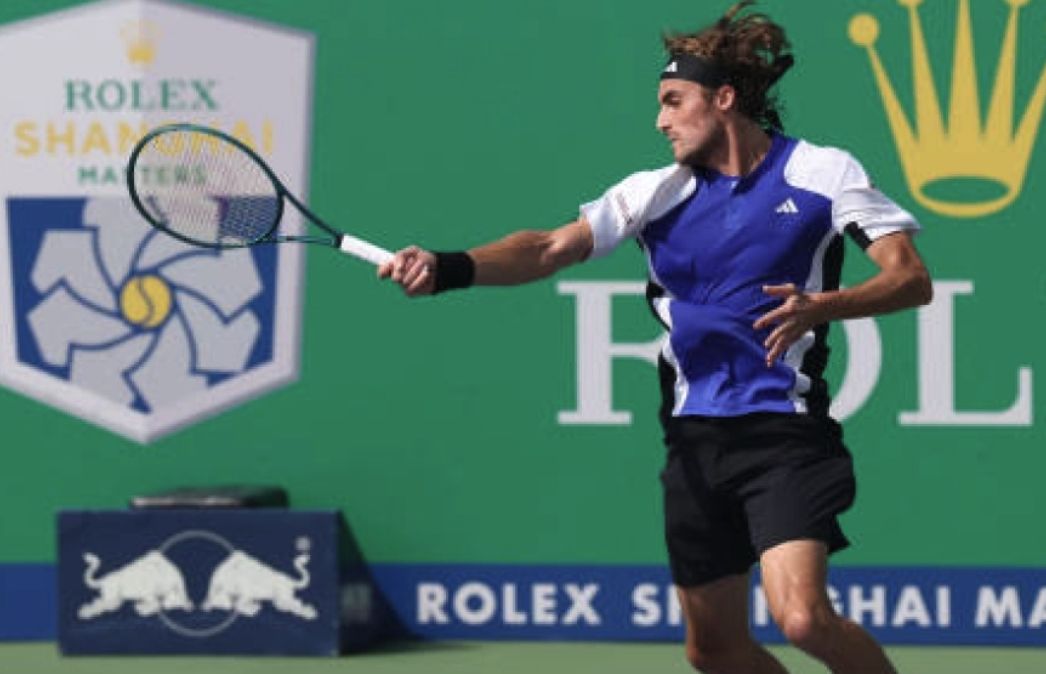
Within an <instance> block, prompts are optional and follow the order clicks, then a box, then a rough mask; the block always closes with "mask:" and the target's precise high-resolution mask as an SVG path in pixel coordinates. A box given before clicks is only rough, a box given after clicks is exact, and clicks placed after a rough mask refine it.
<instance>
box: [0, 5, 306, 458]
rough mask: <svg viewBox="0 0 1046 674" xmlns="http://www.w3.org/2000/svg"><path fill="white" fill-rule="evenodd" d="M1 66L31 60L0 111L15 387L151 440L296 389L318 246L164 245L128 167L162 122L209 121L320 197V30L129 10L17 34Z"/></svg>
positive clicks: (3, 47)
mask: <svg viewBox="0 0 1046 674" xmlns="http://www.w3.org/2000/svg"><path fill="white" fill-rule="evenodd" d="M59 44H60V45H63V48H62V49H56V48H55V45H59ZM230 50H232V51H235V52H236V53H237V56H238V57H237V58H236V59H228V58H224V56H223V55H225V54H227V53H229V52H230ZM0 58H2V59H3V60H4V61H5V62H8V63H14V62H19V63H27V64H32V67H28V68H10V69H6V70H5V71H4V72H3V73H2V74H0V87H2V88H3V89H4V90H5V91H18V92H19V95H18V96H17V97H16V98H14V99H13V100H12V101H10V104H5V106H4V109H3V110H2V111H0V129H2V135H0V172H2V174H3V175H4V181H3V185H2V186H0V325H2V326H3V328H2V329H3V334H2V338H0V383H2V384H3V385H5V386H8V387H10V388H13V389H15V390H17V391H20V392H22V393H24V394H26V395H28V396H30V397H33V398H36V399H38V400H40V401H42V402H44V403H46V404H48V405H52V406H54V407H57V408H59V409H62V410H64V411H66V412H68V413H70V414H73V415H75V416H78V417H80V418H83V419H85V420H87V421H90V422H93V423H96V424H99V425H101V426H104V427H106V428H108V429H110V430H111V431H113V432H116V433H119V434H121V435H124V436H126V437H129V438H132V439H134V440H137V441H139V442H143V443H145V442H150V441H152V440H155V439H157V438H159V437H161V436H163V435H165V434H167V433H170V432H172V431H174V430H176V429H178V428H181V427H184V426H186V425H189V424H192V423H194V422H195V421H197V420H200V419H203V418H205V417H209V416H213V415H215V414H217V413H219V412H220V411H222V410H223V409H226V408H228V407H230V406H232V405H235V404H237V403H239V402H242V401H245V400H248V399H250V398H253V397H256V396H258V395H260V394H261V393H262V392H264V391H267V390H270V389H272V388H273V387H276V386H279V385H282V384H284V383H286V382H288V381H292V380H293V379H295V378H296V376H297V371H298V356H299V354H298V332H299V323H300V313H301V309H300V297H299V295H300V289H299V285H300V276H301V267H302V264H303V251H302V250H301V249H300V248H298V247H285V248H286V249H283V248H281V249H277V248H275V247H269V248H262V249H258V250H249V251H248V250H235V251H224V252H220V253H219V252H216V251H211V250H205V249H198V248H193V247H190V246H187V245H184V244H182V243H180V242H177V241H175V240H173V239H170V238H168V237H165V236H163V235H161V234H160V233H159V232H157V231H156V230H153V229H151V228H150V227H149V226H148V225H147V223H146V222H145V221H144V220H143V219H142V218H141V216H140V215H139V214H138V213H137V212H136V211H135V209H134V208H133V206H132V204H131V201H130V199H129V197H128V195H127V192H126V187H125V185H126V178H127V176H126V161H127V156H128V155H129V153H130V151H131V148H132V147H133V145H134V143H135V142H136V141H137V140H138V139H139V138H141V137H142V136H143V135H144V134H145V133H146V132H147V131H148V130H149V129H151V128H153V127H155V126H157V125H159V124H163V123H167V122H174V121H179V122H181V121H185V122H196V123H201V124H206V125H211V126H216V127H218V128H222V129H223V130H226V131H228V132H230V133H232V134H233V135H235V136H236V137H237V138H239V139H240V140H242V141H243V142H245V143H247V144H248V145H250V146H251V147H253V148H255V149H256V150H257V151H258V152H259V153H260V154H261V155H262V156H263V157H265V159H266V161H268V162H269V163H270V164H271V165H272V166H273V167H274V168H275V169H276V170H277V171H278V172H279V173H280V175H281V176H282V177H283V178H284V179H285V180H286V182H287V184H288V185H289V186H290V187H291V189H294V190H296V191H299V193H300V192H301V191H303V190H304V188H305V186H306V172H305V169H306V165H307V159H308V157H307V147H308V142H309V139H308V129H309V122H310V116H311V109H310V108H311V97H310V93H311V79H312V38H311V36H309V35H308V34H305V33H300V32H296V31H291V30H286V29H283V28H278V27H275V26H269V25H263V24H261V23H259V22H256V21H253V20H246V19H242V18H239V17H235V16H233V15H229V14H219V13H215V12H212V11H210V10H204V9H200V8H194V7H190V6H186V5H179V4H171V3H167V2H159V1H156V0H113V1H110V2H100V3H93V4H88V5H86V6H84V7H80V8H76V9H73V10H68V11H63V12H57V13H54V14H49V15H45V16H42V17H39V18H36V19H32V20H28V21H23V22H20V23H15V24H11V25H9V26H5V27H4V28H2V29H0ZM260 72H265V73H267V76H266V77H264V78H263V77H259V76H258V73H260ZM276 77H278V78H279V79H280V80H281V82H282V84H281V87H282V95H281V96H279V97H273V96H272V94H271V87H270V86H269V84H268V82H269V81H270V78H276ZM152 169H156V170H152ZM141 172H143V176H144V179H146V180H149V181H157V182H162V183H166V182H177V181H187V180H192V181H206V180H207V175H206V172H205V170H204V167H201V166H193V165H185V166H173V167H172V166H164V167H159V168H156V167H149V166H143V167H141ZM216 212H217V211H216ZM290 226H291V227H292V228H297V227H300V222H298V221H297V220H296V219H295V218H294V217H293V216H292V217H291V218H290Z"/></svg>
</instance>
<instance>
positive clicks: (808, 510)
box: [661, 413, 856, 587]
mask: <svg viewBox="0 0 1046 674" xmlns="http://www.w3.org/2000/svg"><path fill="white" fill-rule="evenodd" d="M666 443H667V445H668V458H667V460H666V464H665V469H664V471H662V473H661V483H662V485H663V487H664V497H665V537H666V539H667V542H668V557H669V562H670V564H671V568H672V579H673V580H674V581H675V583H676V584H677V585H679V586H681V587H693V586H695V585H702V584H704V583H708V582H711V581H713V580H716V579H717V578H722V577H724V576H729V575H733V574H739V573H745V572H746V571H748V569H749V568H751V566H752V564H753V563H755V562H756V560H757V559H758V558H759V555H760V554H762V553H763V552H764V551H766V550H767V549H769V548H772V547H774V546H775V545H778V544H780V543H784V542H786V541H793V540H800V539H814V540H820V541H824V542H825V544H827V546H828V550H829V552H835V551H837V550H841V549H843V548H845V547H847V546H848V545H849V541H848V540H847V539H846V536H845V535H844V534H843V531H842V529H841V528H840V527H839V523H838V521H837V520H836V516H837V515H838V514H839V513H841V512H843V511H844V510H846V509H847V508H849V507H850V505H851V504H852V503H853V499H854V494H855V492H856V483H855V481H854V473H853V462H852V460H851V457H850V452H849V451H847V449H846V447H845V446H844V445H843V441H842V429H841V428H840V426H839V424H837V423H836V422H835V421H834V420H832V419H830V418H824V417H811V416H809V415H805V414H775V413H765V414H749V415H745V416H740V417H676V418H673V419H671V420H669V421H668V424H667V427H666Z"/></svg>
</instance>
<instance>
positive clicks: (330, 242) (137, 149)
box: [127, 123, 352, 249]
mask: <svg viewBox="0 0 1046 674" xmlns="http://www.w3.org/2000/svg"><path fill="white" fill-rule="evenodd" d="M177 131H187V132H192V133H202V134H205V135H208V136H213V137H215V138H218V139H219V140H222V141H224V142H226V143H229V144H231V145H233V146H234V147H236V148H237V149H238V150H240V151H241V152H243V153H244V154H246V155H247V156H248V157H250V158H251V160H252V161H253V162H254V163H255V164H257V165H258V167H259V168H261V170H262V171H264V172H265V175H266V177H268V178H269V180H270V181H272V186H273V188H275V190H276V199H277V201H278V205H277V208H276V215H275V217H274V218H273V222H272V226H271V227H269V229H268V230H266V231H265V233H264V234H262V235H261V236H260V237H258V238H257V239H254V240H252V241H248V242H246V243H239V244H232V245H230V244H223V243H205V242H203V241H200V240H198V239H192V238H190V237H187V236H184V235H182V234H180V233H178V232H176V231H174V230H173V229H171V228H169V227H167V226H166V225H164V224H163V223H162V222H158V221H157V220H156V219H154V218H153V217H152V215H150V212H149V210H148V209H147V208H146V207H145V204H144V203H143V202H142V199H141V197H140V196H139V194H138V190H137V188H136V187H135V167H136V166H137V165H138V157H139V155H141V153H142V150H144V149H145V146H146V145H148V144H149V142H150V141H152V140H153V139H154V138H156V137H158V136H162V135H164V134H167V133H173V132H177ZM127 191H128V193H129V194H130V195H131V201H132V202H133V203H134V207H135V208H136V209H138V212H139V213H141V214H142V216H143V217H144V218H145V220H146V221H147V222H148V223H149V224H150V225H152V226H153V227H155V228H156V229H159V230H160V231H162V232H163V233H164V234H167V235H169V236H173V237H174V238H176V239H178V240H180V241H184V242H185V243H188V244H191V245H194V246H203V247H205V248H217V249H233V248H247V247H249V246H256V245H259V244H263V243H283V242H297V243H319V244H324V245H327V246H330V247H332V248H341V247H342V241H343V239H345V238H346V236H347V235H346V234H343V233H342V232H339V231H338V230H336V229H334V228H333V227H331V226H330V225H328V224H327V223H325V222H324V221H323V220H321V219H320V217H319V216H317V215H316V214H315V213H313V212H312V211H310V210H309V209H308V208H307V207H306V206H305V204H303V203H302V202H301V201H299V200H298V198H297V197H295V196H294V195H293V194H292V193H291V191H290V190H288V189H287V188H286V187H284V185H283V183H282V182H280V179H279V178H277V177H276V174H275V173H274V172H273V170H272V169H271V168H269V165H268V164H267V163H265V160H264V159H262V158H261V157H260V156H259V155H258V153H257V152H255V151H254V150H253V149H251V148H250V147H249V146H248V145H247V144H246V143H244V142H243V141H241V140H239V139H238V138H234V137H233V136H231V135H229V134H227V133H225V132H224V131H219V130H218V129H214V128H211V127H208V126H200V125H198V124H188V123H177V124H164V125H162V126H158V127H156V128H155V129H152V130H151V131H149V132H148V133H146V134H145V135H144V136H142V138H141V139H140V140H139V141H138V142H137V143H136V144H135V146H134V149H133V150H131V155H130V157H129V158H128V160H127ZM284 199H287V200H289V201H290V202H291V204H293V205H294V207H295V208H296V209H298V211H299V212H300V213H301V214H302V215H304V216H305V217H306V218H308V219H309V220H310V221H312V223H313V224H314V225H316V226H317V227H319V228H320V229H322V230H324V231H325V232H327V233H328V234H330V235H331V238H329V239H328V238H324V237H319V236H297V235H281V236H273V234H274V233H275V232H276V230H278V229H279V228H280V222H281V221H282V220H283V212H284V210H285V209H284ZM350 238H352V237H350Z"/></svg>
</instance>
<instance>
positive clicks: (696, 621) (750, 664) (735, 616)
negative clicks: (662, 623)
mask: <svg viewBox="0 0 1046 674" xmlns="http://www.w3.org/2000/svg"><path fill="white" fill-rule="evenodd" d="M676 591H677V592H678V593H679V601H680V603H681V604H682V608H683V615H684V616H685V617H686V659H687V660H688V661H689V662H690V664H691V665H693V666H694V668H695V669H697V670H698V671H701V672H705V673H706V674H788V673H787V670H785V668H784V667H782V666H781V663H779V662H778V661H777V660H776V659H775V658H774V656H772V655H770V653H769V652H767V651H766V650H765V649H764V648H763V647H762V646H760V645H759V644H757V643H756V642H755V641H753V640H752V635H751V633H750V632H749V630H748V574H742V575H736V576H727V577H726V578H720V579H719V580H715V581H712V582H711V583H707V584H705V585H699V586H697V587H685V588H683V587H677V588H676Z"/></svg>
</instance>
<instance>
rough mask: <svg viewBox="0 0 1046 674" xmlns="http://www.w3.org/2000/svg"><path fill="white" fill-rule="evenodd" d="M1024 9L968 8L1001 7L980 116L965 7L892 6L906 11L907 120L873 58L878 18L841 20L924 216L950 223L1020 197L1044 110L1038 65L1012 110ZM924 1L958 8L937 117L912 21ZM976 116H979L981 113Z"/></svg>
mask: <svg viewBox="0 0 1046 674" xmlns="http://www.w3.org/2000/svg"><path fill="white" fill-rule="evenodd" d="M1029 1H1030V0H997V1H995V2H978V3H977V10H978V11H990V10H991V9H992V6H993V5H996V6H998V7H999V9H1005V7H1006V6H1008V16H1007V18H1006V22H1005V29H1004V33H1003V35H1002V36H1001V40H1000V46H999V49H998V52H997V57H996V61H995V63H996V65H995V69H994V71H993V73H994V81H993V84H992V87H991V91H990V92H989V94H988V98H987V99H986V100H987V106H986V108H984V107H982V104H981V97H980V92H979V91H978V79H977V78H978V69H977V59H976V54H975V51H974V40H973V35H974V24H973V18H975V17H972V15H971V9H970V4H971V3H970V2H969V0H926V1H925V3H924V1H923V0H899V4H901V5H903V6H904V7H905V8H907V13H908V18H909V25H910V38H911V40H910V44H911V79H912V83H913V87H914V108H915V110H914V113H913V114H911V115H909V113H907V112H906V111H905V109H904V107H903V106H902V104H901V100H900V98H899V97H898V95H897V92H896V91H895V89H894V86H893V84H892V80H891V78H890V75H889V74H888V72H887V70H886V67H885V66H884V64H883V61H882V60H881V58H880V54H879V52H878V50H877V49H876V42H877V41H878V39H879V35H880V25H879V21H878V19H877V18H876V17H874V16H872V15H871V14H858V15H856V16H854V17H853V18H852V19H851V21H850V25H849V35H850V39H851V40H852V41H853V43H854V44H856V45H857V46H859V47H862V48H864V49H865V50H866V51H867V54H868V60H869V62H870V64H871V68H872V73H873V75H874V78H875V83H876V85H877V86H878V89H879V93H880V94H881V96H882V102H883V108H884V110H885V112H886V118H887V120H888V121H889V125H890V130H891V131H892V133H893V137H894V141H895V142H896V145H897V152H898V154H899V155H900V160H901V165H902V166H903V167H904V175H905V178H906V180H907V182H908V188H909V190H911V193H912V195H913V196H914V197H915V199H916V200H917V201H918V202H919V203H920V204H921V205H922V206H924V207H926V208H928V209H929V210H931V211H934V212H936V213H940V214H942V215H946V216H950V217H956V218H973V217H981V216H986V215H991V214H993V213H997V212H999V211H1001V210H1002V209H1004V208H1005V207H1007V206H1009V205H1010V204H1011V203H1013V201H1014V200H1015V199H1017V197H1018V196H1019V195H1020V193H1021V190H1022V187H1023V185H1024V177H1025V173H1026V171H1027V169H1028V163H1029V161H1030V159H1031V156H1032V153H1033V151H1034V149H1035V139H1036V136H1037V134H1038V131H1039V126H1040V124H1041V122H1042V116H1043V107H1044V104H1046V67H1043V66H1041V65H1038V64H1036V67H1037V69H1038V70H1039V71H1040V72H1039V73H1038V79H1037V82H1036V83H1035V84H1034V85H1033V88H1032V92H1031V96H1030V98H1029V99H1028V101H1027V103H1026V104H1025V105H1024V106H1023V107H1018V104H1017V102H1016V93H1017V90H1018V87H1017V86H1016V84H1017V81H1018V80H1017V76H1018V72H1017V71H1018V64H1019V59H1018V32H1019V31H1018V28H1019V23H1020V22H1019V17H1020V11H1021V8H1022V7H1024V6H1025V5H1027V4H1028V2H1029ZM931 2H957V7H958V17H957V21H956V28H955V43H954V44H955V46H954V52H953V57H952V62H951V64H950V65H951V69H950V72H949V75H950V79H949V80H948V81H950V82H951V90H950V95H949V99H948V103H947V109H946V110H945V109H943V106H942V96H941V95H939V93H938V88H937V85H936V83H935V82H936V81H939V80H936V81H935V79H934V64H933V63H932V62H931V59H930V52H931V50H930V49H929V48H928V45H927V39H926V34H925V33H924V31H923V25H922V21H921V18H920V5H923V4H930V3H931ZM1032 32H1033V37H1031V39H1032V40H1041V34H1042V28H1041V26H1035V27H1034V29H1033V31H1032ZM1021 65H1023V63H1022V64H1021ZM982 109H984V110H986V112H984V113H983V114H982Z"/></svg>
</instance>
